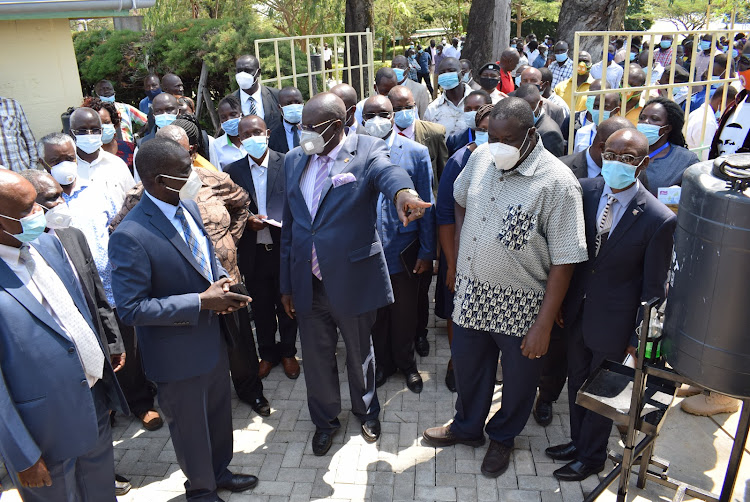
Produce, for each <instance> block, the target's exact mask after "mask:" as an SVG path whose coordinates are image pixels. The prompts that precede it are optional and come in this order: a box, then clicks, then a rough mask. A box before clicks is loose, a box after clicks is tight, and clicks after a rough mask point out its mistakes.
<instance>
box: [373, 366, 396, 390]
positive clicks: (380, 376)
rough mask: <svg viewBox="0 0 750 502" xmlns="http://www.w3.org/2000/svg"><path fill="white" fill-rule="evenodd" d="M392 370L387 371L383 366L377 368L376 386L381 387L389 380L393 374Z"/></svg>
mask: <svg viewBox="0 0 750 502" xmlns="http://www.w3.org/2000/svg"><path fill="white" fill-rule="evenodd" d="M392 374H393V373H392V372H385V371H383V369H382V368H376V369H375V387H380V386H381V385H383V384H384V383H385V382H387V381H388V377H389V376H391V375H392Z"/></svg>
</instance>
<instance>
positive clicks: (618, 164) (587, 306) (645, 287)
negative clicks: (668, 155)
mask: <svg viewBox="0 0 750 502" xmlns="http://www.w3.org/2000/svg"><path fill="white" fill-rule="evenodd" d="M602 157H603V159H604V163H603V165H602V177H597V178H593V179H582V180H581V187H582V189H583V212H584V217H585V220H586V241H587V247H588V254H589V259H588V261H586V262H584V263H580V264H579V265H578V266H577V267H576V270H575V272H574V274H573V279H572V280H571V283H570V288H569V289H568V293H567V295H566V297H565V302H564V304H563V308H562V320H563V323H564V324H563V325H564V328H565V335H566V337H567V341H568V399H569V400H570V401H569V403H570V429H571V432H570V434H571V439H572V441H571V442H570V443H567V444H562V445H558V446H551V447H549V448H547V450H546V453H547V455H548V456H550V457H552V458H553V459H556V460H570V462H569V463H568V464H566V465H565V466H563V467H561V468H560V469H558V470H556V471H555V472H554V475H555V477H556V478H557V479H559V480H561V481H581V480H583V479H585V478H587V477H588V476H590V475H592V474H595V473H598V472H600V471H601V470H602V469H604V462H605V460H606V459H607V440H608V438H609V435H610V432H611V430H612V420H610V419H608V418H606V417H604V416H602V415H599V414H597V413H595V412H592V411H589V410H586V409H585V408H583V407H582V406H579V405H577V404H575V400H576V394H577V393H578V390H579V389H580V388H581V385H583V383H584V382H585V381H586V379H587V378H588V377H589V376H590V375H591V374H592V373H593V372H594V371H595V370H596V369H597V368H598V367H599V366H600V365H601V363H602V362H603V361H604V360H606V359H609V360H613V361H615V362H620V361H622V360H623V359H624V358H625V356H626V355H627V354H630V355H632V356H633V357H635V354H636V347H635V346H636V345H637V343H638V342H637V337H636V335H635V329H636V327H637V324H638V320H637V316H638V309H639V307H640V304H641V302H643V301H646V300H649V299H651V298H654V297H658V298H664V297H665V296H666V290H665V285H666V280H667V270H668V268H669V262H670V258H671V255H672V241H673V239H672V236H673V234H674V230H675V226H676V223H677V219H676V217H675V215H674V213H672V212H671V211H670V210H669V209H668V208H667V207H666V206H665V205H664V204H662V203H661V202H659V201H658V200H656V198H655V197H654V196H653V195H651V193H650V192H649V191H648V190H646V189H645V188H644V187H643V186H642V185H641V183H640V182H639V181H638V180H637V179H636V176H637V173H638V172H639V171H641V170H645V169H646V167H647V166H648V163H649V160H650V159H649V157H648V141H647V140H646V137H645V136H644V135H643V134H642V133H641V132H639V131H635V130H632V129H624V130H620V131H617V132H615V133H613V134H612V135H611V136H610V137H609V139H608V140H607V142H606V146H605V149H604V153H603V154H602Z"/></svg>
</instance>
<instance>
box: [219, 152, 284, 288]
mask: <svg viewBox="0 0 750 502" xmlns="http://www.w3.org/2000/svg"><path fill="white" fill-rule="evenodd" d="M284 157H285V156H284V154H283V153H278V152H274V151H273V150H270V149H269V150H268V172H267V173H266V176H267V180H266V212H267V213H268V214H267V215H266V216H268V217H269V218H272V219H274V220H276V221H282V219H283V218H284V201H285V199H286V192H285V187H286V183H285V181H286V180H285V176H284ZM224 172H225V173H227V174H228V175H229V176H230V177H231V178H232V181H234V182H235V183H236V184H237V185H239V186H240V187H242V188H244V189H245V191H247V193H249V194H250V206H249V208H248V209H250V211H252V212H253V213H254V214H258V198H257V195H256V193H255V184H254V183H253V175H252V172H251V169H250V160H249V158H248V157H243V158H241V159H240V160H238V161H236V162H232V163H231V164H229V165H228V166H227V167H226V169H224ZM268 229H269V230H270V232H271V238H272V239H273V243H274V248H273V252H274V253H279V245H280V244H281V229H280V228H278V227H274V226H271V225H269V226H268ZM257 237H258V233H257V232H256V231H255V230H253V229H252V228H250V227H249V226H246V227H245V231H244V232H243V234H242V237H241V238H240V242H239V244H238V263H239V266H240V273H241V274H242V275H243V276H245V281H246V282H251V281H252V278H253V270H254V264H255V251H256V242H257Z"/></svg>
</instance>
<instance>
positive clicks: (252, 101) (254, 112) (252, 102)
mask: <svg viewBox="0 0 750 502" xmlns="http://www.w3.org/2000/svg"><path fill="white" fill-rule="evenodd" d="M247 104H248V111H247V115H257V113H258V110H256V108H255V98H254V97H252V96H248V98H247Z"/></svg>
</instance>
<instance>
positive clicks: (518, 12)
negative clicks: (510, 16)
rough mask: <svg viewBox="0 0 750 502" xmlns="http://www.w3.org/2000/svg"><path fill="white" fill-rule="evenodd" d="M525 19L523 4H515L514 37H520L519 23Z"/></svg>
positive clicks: (521, 23)
mask: <svg viewBox="0 0 750 502" xmlns="http://www.w3.org/2000/svg"><path fill="white" fill-rule="evenodd" d="M524 21H526V18H524V17H523V5H521V4H520V3H519V4H518V5H516V38H521V25H523V22H524Z"/></svg>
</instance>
